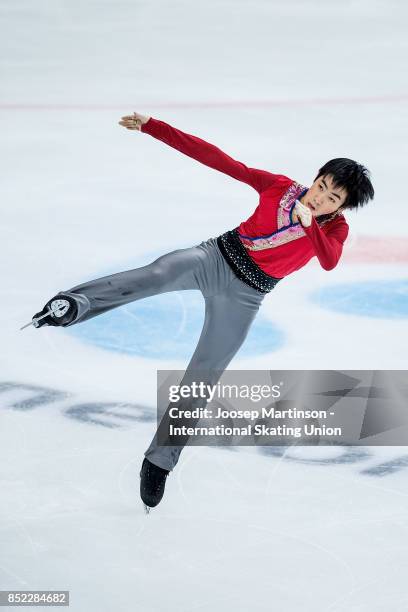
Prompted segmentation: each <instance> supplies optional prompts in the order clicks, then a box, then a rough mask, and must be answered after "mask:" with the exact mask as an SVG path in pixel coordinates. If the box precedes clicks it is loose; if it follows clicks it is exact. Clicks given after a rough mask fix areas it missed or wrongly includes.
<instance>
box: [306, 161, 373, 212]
mask: <svg viewBox="0 0 408 612" xmlns="http://www.w3.org/2000/svg"><path fill="white" fill-rule="evenodd" d="M328 174H330V176H331V177H332V180H333V186H334V187H337V188H338V189H345V190H346V192H347V197H346V200H345V202H344V204H342V206H341V209H342V210H344V209H346V208H349V209H353V208H360V207H361V206H364V205H365V204H367V203H368V202H369V201H370V200H372V199H373V198H374V187H373V185H372V183H371V180H370V172H369V170H367V168H366V167H365V166H362V165H361V164H358V163H357V162H356V161H353V160H352V159H347V158H346V157H337V158H336V159H331V160H330V161H328V162H327V163H326V164H324V166H322V167H321V168H320V170H319V172H318V175H317V176H316V178H315V181H316V180H317V179H318V178H320V177H321V176H327V175H328Z"/></svg>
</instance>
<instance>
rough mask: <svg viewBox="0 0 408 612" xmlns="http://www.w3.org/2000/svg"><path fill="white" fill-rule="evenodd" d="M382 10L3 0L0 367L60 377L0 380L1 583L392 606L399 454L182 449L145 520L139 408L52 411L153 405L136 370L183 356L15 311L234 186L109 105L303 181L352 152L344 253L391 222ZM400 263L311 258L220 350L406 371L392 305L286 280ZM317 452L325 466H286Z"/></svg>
mask: <svg viewBox="0 0 408 612" xmlns="http://www.w3.org/2000/svg"><path fill="white" fill-rule="evenodd" d="M407 16H408V8H407V6H406V4H405V3H404V2H403V1H402V0H401V1H397V0H348V1H343V2H340V1H334V0H330V1H328V2H325V3H323V2H318V1H314V0H302V1H300V0H286V1H285V2H283V1H282V0H271V1H264V0H256V1H255V2H244V1H243V0H236V1H235V2H232V1H219V2H215V1H213V0H211V1H209V2H201V1H200V2H187V1H186V0H185V1H175V2H164V1H163V0H158V1H157V2H146V1H136V0H135V1H134V2H129V1H126V0H118V1H117V2H112V1H110V2H108V1H100V2H96V1H92V0H82V1H81V2H80V1H79V0H71V1H70V2H68V1H66V0H65V1H64V0H55V1H53V2H51V1H50V0H38V1H36V2H35V3H32V2H29V1H28V0H13V1H12V0H3V1H2V3H1V6H0V27H1V37H0V57H1V60H0V62H1V63H0V70H1V102H0V122H1V123H0V130H1V135H2V136H1V142H0V155H1V180H0V195H1V223H0V241H1V246H2V252H3V256H2V257H1V259H0V274H1V283H2V299H1V313H0V314H1V320H0V324H1V341H2V351H1V380H4V381H6V380H11V381H15V382H17V383H21V384H38V385H43V386H46V387H51V388H53V389H58V390H62V391H67V392H69V393H71V394H72V396H71V398H67V399H61V400H60V401H59V402H56V403H54V404H49V405H47V404H46V405H44V406H39V407H37V408H35V409H33V410H28V411H17V410H13V409H10V405H11V403H12V401H13V398H14V399H21V398H24V393H25V392H24V391H23V390H21V389H20V390H19V391H16V392H10V393H3V394H1V395H0V398H1V401H2V403H1V423H2V424H1V430H0V466H1V467H0V473H1V483H0V484H1V490H0V496H1V505H0V514H1V524H0V588H2V589H25V590H27V589H69V590H70V592H71V606H70V607H71V609H72V610H73V611H75V612H89V611H90V610H95V611H98V612H108V611H109V612H111V611H112V610H115V611H118V612H119V611H120V612H122V611H123V612H124V611H126V612H127V611H128V610H143V611H146V612H156V611H157V612H159V611H160V612H162V611H165V612H176V611H177V612H193V611H199V612H207V611H208V612H209V611H211V612H224V611H230V610H231V611H233V612H243V611H245V612H246V611H249V610H254V611H258V610H259V611H269V610H277V611H279V612H280V611H285V612H286V611H288V612H292V611H297V610H303V611H307V612H309V611H310V612H312V611H313V612H321V611H326V610H327V611H330V612H340V611H341V612H346V611H350V610H353V611H359V612H360V611H364V612H366V611H367V612H377V611H384V612H388V611H389V610H393V611H401V612H402V611H405V610H407V609H408V596H407V594H406V567H407V552H406V550H407V544H408V542H407V510H408V508H407V505H408V504H407V502H408V497H407V476H406V470H404V469H402V470H399V471H396V473H394V474H389V475H387V476H383V477H379V476H372V475H371V476H370V475H368V474H363V473H362V472H363V470H364V469H367V468H369V467H370V466H375V465H378V464H380V463H382V462H384V461H386V460H387V459H390V458H392V457H397V456H405V455H406V454H408V453H407V451H406V449H404V448H400V449H388V448H375V447H373V448H371V449H369V450H370V454H369V456H367V457H366V458H364V459H363V460H361V461H357V462H355V463H351V464H345V465H344V464H335V463H333V462H332V464H331V462H330V460H331V459H333V457H331V455H330V453H333V452H336V451H333V449H331V450H329V449H321V450H316V449H314V450H311V449H309V450H308V451H306V450H305V451H303V452H304V454H303V455H301V457H297V460H296V461H295V460H291V459H289V458H286V459H283V460H280V459H277V458H272V457H267V456H264V455H262V454H261V453H259V452H258V451H256V450H250V449H238V450H237V451H236V452H233V451H227V450H215V449H206V448H200V449H198V448H194V449H187V450H186V451H184V453H183V454H182V456H181V459H180V463H179V465H178V466H177V468H176V470H175V471H174V472H173V474H172V475H171V476H170V477H169V481H168V485H167V490H166V496H165V499H164V500H163V502H162V504H161V505H160V506H159V507H158V508H157V509H156V510H155V511H154V512H152V513H151V515H150V516H149V517H146V516H144V514H143V513H142V508H141V505H140V502H139V498H138V471H139V467H140V462H141V457H142V454H143V451H144V450H145V448H146V446H147V444H148V442H149V441H150V438H151V436H152V434H153V425H152V423H145V424H140V423H136V424H129V423H127V424H126V426H124V427H120V428H116V429H115V428H114V429H109V428H104V427H102V426H100V425H99V426H98V425H90V424H85V423H82V422H79V421H77V420H74V419H70V418H67V416H65V415H64V410H66V409H67V407H68V406H69V405H71V404H72V403H78V402H85V401H87V402H101V401H102V402H108V401H111V402H116V403H119V402H132V403H136V404H141V405H143V406H147V407H149V409H150V410H151V411H152V412H153V410H154V405H155V393H156V369H157V368H163V369H164V368H172V367H174V368H178V369H181V368H183V367H184V365H185V364H184V363H181V362H179V361H169V360H163V361H152V360H149V359H142V358H133V357H129V356H121V355H118V354H114V353H109V352H106V351H102V350H100V349H98V348H96V347H92V346H89V345H85V344H83V343H81V342H80V340H78V339H77V338H73V337H71V336H69V335H68V334H66V333H64V332H61V330H55V329H43V330H41V331H40V332H38V331H36V330H32V329H30V330H28V331H26V332H24V333H20V332H19V331H18V328H19V326H20V325H22V324H23V323H25V322H26V321H28V320H30V317H31V315H32V313H33V312H35V311H36V310H37V309H38V308H39V307H41V306H42V304H43V303H44V301H45V300H46V299H48V298H49V297H50V296H52V295H54V294H55V293H56V292H57V291H58V290H61V289H63V288H67V287H71V286H73V285H74V284H77V283H79V282H82V281H84V280H86V279H90V278H93V277H95V276H97V275H99V274H100V271H101V270H106V269H107V268H109V269H111V270H112V271H115V270H120V269H121V267H122V265H123V262H126V264H127V263H128V262H129V260H130V259H131V258H132V257H139V256H141V255H142V254H143V253H145V252H146V251H149V252H150V251H156V252H157V251H160V252H163V253H165V252H167V251H169V250H172V249H174V248H177V247H180V246H190V245H193V244H196V243H198V242H200V241H201V240H203V239H206V238H208V237H210V236H217V235H218V234H219V233H221V232H222V231H225V230H226V229H229V228H231V227H234V226H235V225H237V224H238V223H239V222H240V221H241V220H242V219H244V218H246V217H247V216H249V214H250V213H251V212H252V210H253V208H254V206H255V205H256V202H257V194H256V193H255V192H253V191H251V190H250V189H249V188H248V187H247V186H246V185H243V184H240V183H238V182H235V181H233V180H232V179H230V178H229V177H226V176H224V175H222V174H219V173H216V172H214V171H212V170H210V169H208V168H206V167H204V166H200V165H199V164H197V163H196V162H194V161H192V160H190V159H189V158H186V157H183V156H181V155H180V154H179V153H177V152H175V151H173V150H171V149H169V148H166V147H165V146H164V145H162V144H161V143H159V142H157V141H155V140H154V139H151V138H149V137H148V136H145V135H143V134H139V133H130V132H126V131H124V130H122V129H121V128H120V127H119V126H118V125H117V121H118V120H119V118H120V116H121V115H123V114H127V113H129V112H131V111H133V110H137V111H139V112H142V113H146V114H151V115H153V116H155V117H157V118H162V119H164V120H166V121H168V122H170V123H172V124H173V125H175V126H177V127H180V128H181V129H184V130H185V131H187V132H190V133H195V134H197V135H198V136H201V137H203V138H205V139H207V140H209V141H210V142H214V143H215V144H217V145H218V146H219V147H221V148H222V149H224V150H225V151H226V152H227V153H229V154H230V155H232V156H234V157H235V158H237V159H240V160H242V161H244V162H245V163H247V164H248V165H251V166H255V167H259V168H265V169H270V170H272V171H277V172H282V173H283V174H287V175H289V176H292V177H294V178H296V180H298V181H300V182H301V183H303V184H306V185H308V184H310V183H311V181H312V180H313V178H314V175H315V172H316V169H317V168H318V167H319V166H320V165H321V164H322V163H324V162H325V161H326V160H327V159H330V158H332V157H341V156H344V157H352V158H356V159H358V160H359V161H361V162H362V163H365V164H366V165H367V166H368V167H369V168H370V169H371V171H372V174H373V180H374V184H375V188H376V199H375V202H374V203H372V204H370V205H369V206H368V207H367V208H366V209H363V210H361V211H359V212H358V213H357V214H352V213H350V214H348V220H349V222H350V227H351V234H350V241H349V245H350V246H349V247H347V248H350V249H352V245H353V238H363V239H364V237H377V238H385V239H388V240H389V244H390V245H392V242H393V239H394V238H400V239H401V238H402V239H403V238H405V237H406V236H407V233H408V232H407V224H406V212H405V211H406V206H407V204H406V195H405V175H406V160H407V144H406V143H407V141H408V138H407V137H408V133H407V132H408V130H407V105H406V102H407V100H408V87H407V82H406V80H407V77H406V63H407V41H406V30H407ZM406 266H407V261H406V259H405V260H403V259H402V260H401V261H399V262H391V261H387V260H385V261H384V262H383V263H381V264H379V263H375V262H371V263H370V262H367V261H364V262H359V263H344V264H343V265H340V266H338V268H336V269H335V270H334V271H332V272H330V274H328V273H327V272H324V271H323V270H321V269H320V268H319V266H318V265H317V263H315V262H313V263H311V264H310V265H309V266H307V267H306V268H304V269H303V270H301V271H300V272H298V273H296V274H294V275H293V276H291V277H289V278H288V279H286V281H285V286H283V284H282V287H279V290H277V291H275V292H273V293H272V294H271V295H269V296H267V298H266V299H265V301H264V304H263V307H262V308H263V311H264V313H265V314H266V315H267V316H268V317H270V318H271V320H273V321H274V322H276V323H277V324H278V325H279V326H280V327H281V328H283V329H284V330H285V333H286V334H287V343H286V344H285V346H284V347H283V348H282V349H281V350H279V351H276V352H274V353H271V354H270V355H263V356H262V357H259V358H252V359H245V360H236V361H234V362H233V363H232V364H231V366H230V367H231V368H235V369H239V368H242V369H245V368H251V369H257V368H259V369H262V368H267V369H273V368H279V369H285V368H286V369H308V368H310V369H328V368H339V369H371V368H378V369H406V362H407V360H406V346H407V340H408V333H407V325H406V320H404V319H400V320H386V319H378V320H377V319H372V318H369V317H367V318H365V317H357V316H348V315H338V314H335V313H332V312H329V311H325V310H323V309H320V308H318V307H317V306H311V305H310V302H309V301H308V300H307V293H309V292H310V291H312V290H314V289H316V288H319V287H324V286H327V284H334V285H335V284H336V283H338V282H343V281H346V282H352V281H357V280H372V279H379V280H385V279H389V278H396V279H400V278H404V276H406ZM0 382H1V381H0ZM111 420H112V419H111ZM113 420H115V419H114V418H113ZM120 424H121V425H122V424H123V421H120ZM313 452H314V453H317V455H313V454H312V455H311V454H310V453H313ZM318 453H322V455H321V457H326V458H327V460H328V461H327V462H326V463H321V464H320V463H319V464H313V463H311V464H310V463H304V462H302V461H300V460H299V459H301V458H302V457H304V458H305V457H306V458H307V457H309V458H310V459H311V460H312V461H314V460H315V459H316V457H319V454H318Z"/></svg>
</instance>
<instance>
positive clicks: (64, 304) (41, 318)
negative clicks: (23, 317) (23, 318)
mask: <svg viewBox="0 0 408 612" xmlns="http://www.w3.org/2000/svg"><path fill="white" fill-rule="evenodd" d="M77 313H78V308H77V305H76V303H75V300H73V299H72V298H71V297H69V296H67V295H63V294H61V295H60V294H58V295H56V296H55V297H53V298H52V299H51V300H50V301H49V302H47V303H46V305H45V306H44V308H43V309H42V310H41V311H40V312H37V314H35V315H34V316H33V318H32V321H31V322H30V323H27V325H24V326H23V327H21V329H25V328H26V327H28V326H29V325H34V327H42V326H43V325H52V326H64V325H68V323H71V322H72V321H73V320H74V319H75V317H76V315H77Z"/></svg>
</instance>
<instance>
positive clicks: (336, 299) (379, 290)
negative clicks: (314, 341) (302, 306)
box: [310, 279, 408, 319]
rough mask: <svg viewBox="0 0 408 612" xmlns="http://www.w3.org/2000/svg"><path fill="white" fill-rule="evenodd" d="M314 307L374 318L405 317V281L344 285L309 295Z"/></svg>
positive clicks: (407, 301)
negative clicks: (316, 305) (315, 305)
mask: <svg viewBox="0 0 408 612" xmlns="http://www.w3.org/2000/svg"><path fill="white" fill-rule="evenodd" d="M310 297H311V300H312V302H314V303H315V304H318V305H319V306H321V307H323V308H327V309H328V310H333V311H335V312H341V313H346V314H352V315H358V316H362V317H371V318H377V319H406V318H407V317H408V280H407V279H397V280H378V281H368V282H363V283H344V284H339V285H336V286H333V287H325V288H323V289H320V290H319V291H316V292H314V293H312V294H311V296H310Z"/></svg>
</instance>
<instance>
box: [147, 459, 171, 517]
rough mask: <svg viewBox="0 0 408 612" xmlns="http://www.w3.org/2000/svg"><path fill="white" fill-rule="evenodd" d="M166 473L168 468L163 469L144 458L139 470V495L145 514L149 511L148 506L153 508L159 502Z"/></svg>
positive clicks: (164, 484) (167, 473)
mask: <svg viewBox="0 0 408 612" xmlns="http://www.w3.org/2000/svg"><path fill="white" fill-rule="evenodd" d="M168 475H169V470H164V469H163V468H161V467H159V466H157V465H154V464H153V463H150V461H149V460H148V459H146V457H145V458H144V460H143V463H142V469H141V470H140V497H141V498H142V501H143V503H144V507H145V511H146V514H148V513H149V512H150V508H154V507H155V506H157V504H158V503H160V501H161V499H162V497H163V493H164V487H165V486H166V478H167V476H168Z"/></svg>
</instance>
